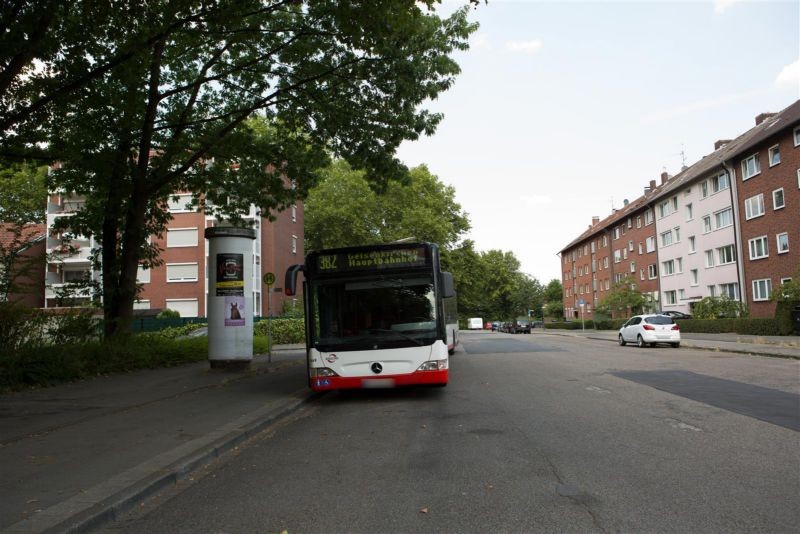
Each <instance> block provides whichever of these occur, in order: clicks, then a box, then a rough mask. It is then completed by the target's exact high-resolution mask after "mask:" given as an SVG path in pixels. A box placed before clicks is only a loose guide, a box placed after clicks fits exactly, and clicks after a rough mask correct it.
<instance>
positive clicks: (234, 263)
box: [205, 226, 256, 367]
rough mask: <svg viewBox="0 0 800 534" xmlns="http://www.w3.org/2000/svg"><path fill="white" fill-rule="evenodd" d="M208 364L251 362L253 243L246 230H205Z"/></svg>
mask: <svg viewBox="0 0 800 534" xmlns="http://www.w3.org/2000/svg"><path fill="white" fill-rule="evenodd" d="M205 236H206V239H208V295H207V302H208V317H207V318H208V360H209V362H210V364H211V367H227V366H231V365H236V366H240V365H247V364H249V363H250V362H251V361H252V360H253V300H252V299H253V240H254V239H255V238H256V231H255V230H252V229H249V228H234V227H232V226H214V227H211V228H206V230H205Z"/></svg>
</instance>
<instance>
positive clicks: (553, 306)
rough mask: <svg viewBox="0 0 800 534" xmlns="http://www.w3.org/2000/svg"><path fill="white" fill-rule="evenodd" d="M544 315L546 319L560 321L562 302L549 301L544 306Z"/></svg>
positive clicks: (562, 311) (562, 309)
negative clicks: (550, 318) (551, 318)
mask: <svg viewBox="0 0 800 534" xmlns="http://www.w3.org/2000/svg"><path fill="white" fill-rule="evenodd" d="M544 313H545V315H546V316H547V317H553V318H558V319H562V318H563V317H564V301H561V300H551V301H550V302H548V303H547V304H546V305H545V308H544Z"/></svg>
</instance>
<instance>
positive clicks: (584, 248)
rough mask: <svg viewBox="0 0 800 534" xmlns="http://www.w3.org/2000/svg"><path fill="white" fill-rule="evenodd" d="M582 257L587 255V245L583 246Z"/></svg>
mask: <svg viewBox="0 0 800 534" xmlns="http://www.w3.org/2000/svg"><path fill="white" fill-rule="evenodd" d="M583 255H584V256H588V255H589V245H583Z"/></svg>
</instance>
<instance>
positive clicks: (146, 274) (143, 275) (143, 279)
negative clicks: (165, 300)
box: [136, 265, 150, 309]
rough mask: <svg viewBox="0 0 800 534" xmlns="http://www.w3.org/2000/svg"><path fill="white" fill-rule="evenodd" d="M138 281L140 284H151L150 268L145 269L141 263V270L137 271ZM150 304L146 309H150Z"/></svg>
mask: <svg viewBox="0 0 800 534" xmlns="http://www.w3.org/2000/svg"><path fill="white" fill-rule="evenodd" d="M136 283H138V284H149V283H150V269H145V268H144V267H142V266H141V265H139V270H137V271H136ZM149 308H150V306H149V305H148V307H147V308H146V309H149Z"/></svg>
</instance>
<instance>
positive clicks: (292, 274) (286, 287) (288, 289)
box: [283, 264, 306, 297]
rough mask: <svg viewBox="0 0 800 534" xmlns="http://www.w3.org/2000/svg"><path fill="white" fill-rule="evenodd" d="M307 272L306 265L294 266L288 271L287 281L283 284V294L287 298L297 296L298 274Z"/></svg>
mask: <svg viewBox="0 0 800 534" xmlns="http://www.w3.org/2000/svg"><path fill="white" fill-rule="evenodd" d="M299 272H303V273H304V272H306V268H305V266H304V265H301V264H297V265H292V266H291V267H289V268H288V269H286V279H285V280H284V284H283V292H284V293H285V294H286V296H287V297H293V296H295V295H296V294H297V273H299Z"/></svg>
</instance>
